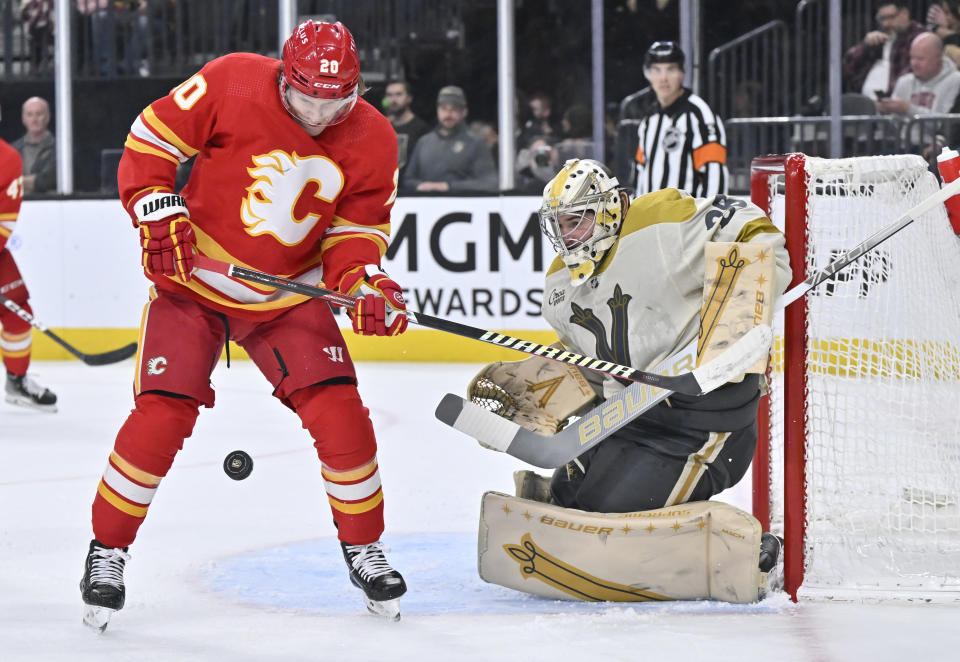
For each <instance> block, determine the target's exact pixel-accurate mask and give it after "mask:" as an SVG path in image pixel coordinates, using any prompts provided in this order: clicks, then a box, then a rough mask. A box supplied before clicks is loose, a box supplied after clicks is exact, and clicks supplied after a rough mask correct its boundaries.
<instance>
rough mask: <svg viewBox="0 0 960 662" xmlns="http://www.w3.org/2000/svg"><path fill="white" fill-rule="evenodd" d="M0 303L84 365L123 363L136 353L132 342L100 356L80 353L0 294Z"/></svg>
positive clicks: (135, 347) (135, 346)
mask: <svg viewBox="0 0 960 662" xmlns="http://www.w3.org/2000/svg"><path fill="white" fill-rule="evenodd" d="M0 303H2V304H3V305H4V307H6V308H7V309H8V310H10V311H11V312H13V314H15V315H16V316H17V317H19V318H20V319H22V320H23V321H24V322H26V323H27V324H29V325H30V326H32V327H33V328H35V329H40V330H41V331H43V332H44V333H45V334H47V335H48V336H49V337H50V338H52V339H53V340H54V342H56V343H57V344H58V345H60V346H61V347H63V348H64V349H65V350H67V351H68V352H70V353H71V354H73V355H74V356H76V357H77V358H78V359H80V360H81V361H83V362H84V363H86V364H87V365H108V364H110V363H117V362H118V361H123V360H124V359H126V358H129V357H131V356H133V355H134V354H136V353H137V343H135V342H132V343H130V344H129V345H124V346H123V347H120V348H119V349H113V350H110V351H109V352H102V353H100V354H87V353H85V352H81V351H80V350H79V349H77V348H76V347H74V346H73V345H71V344H70V343H68V342H67V341H66V340H64V339H63V338H61V337H60V336H58V335H57V334H55V333H54V332H53V331H51V330H50V329H48V328H47V327H45V326H44V325H43V324H41V323H40V322H38V321H37V319H36V318H35V317H34V316H33V315H31V314H30V313H28V312H27V311H25V310H24V309H23V308H21V307H20V306H18V305H17V304H16V303H15V302H13V301H11V300H10V299H8V298H7V297H5V296H3V295H2V294H0Z"/></svg>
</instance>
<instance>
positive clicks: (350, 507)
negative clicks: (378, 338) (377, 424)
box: [290, 384, 383, 545]
mask: <svg viewBox="0 0 960 662" xmlns="http://www.w3.org/2000/svg"><path fill="white" fill-rule="evenodd" d="M290 402H291V404H293V406H294V408H295V409H296V412H297V414H298V415H299V416H300V420H301V421H302V422H303V427H304V429H305V430H307V431H309V432H310V435H311V436H312V437H313V439H314V444H313V445H314V447H315V448H316V449H317V455H318V456H319V457H320V461H321V462H322V463H323V470H322V471H323V478H324V481H323V482H324V488H325V489H326V491H327V500H328V501H329V502H330V508H331V510H332V512H333V519H334V521H335V522H336V523H337V534H338V537H339V538H340V540H342V541H343V542H347V543H350V544H352V545H364V544H367V543H371V542H375V541H377V540H379V539H380V535H381V534H382V533H383V491H382V489H381V487H380V472H379V471H378V469H377V442H376V437H375V436H374V434H373V424H372V423H371V422H370V413H369V411H368V410H367V408H366V407H364V406H363V402H362V401H361V400H360V394H359V393H357V388H356V387H355V386H353V385H352V384H336V385H328V386H310V387H308V388H305V389H301V390H299V391H296V392H295V393H293V394H292V395H291V396H290Z"/></svg>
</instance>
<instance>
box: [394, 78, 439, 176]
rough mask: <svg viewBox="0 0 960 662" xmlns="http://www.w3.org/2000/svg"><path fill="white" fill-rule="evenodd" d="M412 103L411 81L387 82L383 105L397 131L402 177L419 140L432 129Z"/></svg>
mask: <svg viewBox="0 0 960 662" xmlns="http://www.w3.org/2000/svg"><path fill="white" fill-rule="evenodd" d="M412 103H413V90H412V89H411V88H410V83H408V82H407V81H405V80H392V81H390V82H389V83H387V89H386V91H385V94H384V97H383V107H384V111H385V114H386V116H387V119H388V120H390V124H392V125H393V130H394V131H396V132H397V148H398V156H399V158H398V160H399V162H400V177H401V178H402V177H403V173H404V170H405V169H406V165H407V161H408V160H409V157H410V155H411V154H412V153H413V148H414V146H415V145H416V144H417V141H418V140H420V138H421V137H422V136H423V135H424V134H426V133H427V132H429V131H430V125H429V124H427V123H426V122H425V121H424V120H422V119H421V118H419V117H417V116H416V115H415V114H414V113H413V111H412V110H410V104H412Z"/></svg>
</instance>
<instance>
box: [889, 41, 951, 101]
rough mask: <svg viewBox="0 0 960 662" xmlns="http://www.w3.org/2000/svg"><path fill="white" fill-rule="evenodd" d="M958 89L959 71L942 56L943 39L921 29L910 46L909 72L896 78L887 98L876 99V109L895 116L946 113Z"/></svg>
mask: <svg viewBox="0 0 960 662" xmlns="http://www.w3.org/2000/svg"><path fill="white" fill-rule="evenodd" d="M958 91H960V72H958V71H957V67H956V66H955V65H954V64H953V61H952V60H951V59H950V58H947V57H944V55H943V41H941V39H940V37H938V36H937V35H936V34H934V33H933V32H924V33H922V34H920V35H918V36H917V37H916V38H915V39H914V40H913V43H912V44H911V45H910V71H909V72H908V73H906V74H904V75H903V76H901V77H900V78H898V79H897V84H896V86H895V87H894V88H893V94H892V95H891V96H890V97H887V98H884V99H879V100H878V101H877V110H878V111H880V112H881V113H896V114H899V115H923V114H930V113H947V112H950V108H951V107H953V102H954V101H955V100H956V98H957V92H958Z"/></svg>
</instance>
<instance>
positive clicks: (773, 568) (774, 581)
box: [758, 531, 783, 600]
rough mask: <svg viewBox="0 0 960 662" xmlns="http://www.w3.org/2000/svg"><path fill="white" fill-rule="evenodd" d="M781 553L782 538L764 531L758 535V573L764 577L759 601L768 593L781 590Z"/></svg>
mask: <svg viewBox="0 0 960 662" xmlns="http://www.w3.org/2000/svg"><path fill="white" fill-rule="evenodd" d="M782 551H783V538H781V537H780V536H775V535H773V534H772V533H768V532H766V531H764V532H763V533H762V534H760V560H759V562H758V566H759V567H760V572H761V573H763V574H764V575H766V577H765V579H764V584H763V586H761V587H760V599H761V600H763V599H764V598H765V597H766V596H767V595H769V593H770V591H780V590H783V562H782V561H781V560H780V556H781V552H782Z"/></svg>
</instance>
